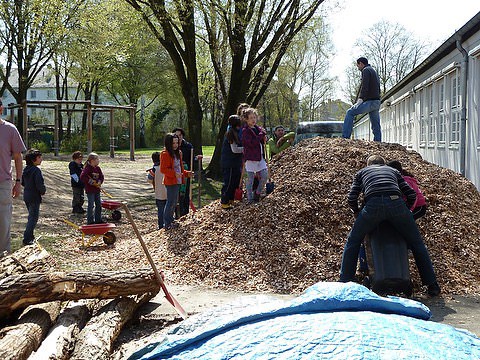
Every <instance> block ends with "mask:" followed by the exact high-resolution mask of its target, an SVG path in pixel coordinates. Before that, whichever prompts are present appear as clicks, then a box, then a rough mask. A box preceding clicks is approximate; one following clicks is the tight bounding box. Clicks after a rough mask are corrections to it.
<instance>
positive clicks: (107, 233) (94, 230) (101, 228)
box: [63, 219, 117, 248]
mask: <svg viewBox="0 0 480 360" xmlns="http://www.w3.org/2000/svg"><path fill="white" fill-rule="evenodd" d="M63 221H64V222H65V223H67V224H68V225H70V226H71V227H73V228H74V229H77V230H79V231H80V232H81V233H82V247H84V248H87V247H89V246H91V245H92V244H93V243H94V242H95V241H96V240H97V239H98V238H100V237H101V236H102V237H103V242H104V243H105V244H106V245H113V244H114V243H115V241H116V240H117V237H116V236H115V234H114V233H113V231H112V229H113V228H115V224H111V223H103V224H90V225H80V226H78V225H77V224H74V223H72V222H71V221H68V220H65V219H64V220H63ZM86 235H92V236H91V237H90V239H88V240H86V239H85V236H86Z"/></svg>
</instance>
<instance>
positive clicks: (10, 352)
mask: <svg viewBox="0 0 480 360" xmlns="http://www.w3.org/2000/svg"><path fill="white" fill-rule="evenodd" d="M60 309H61V302H60V301H54V302H50V303H46V304H42V305H37V306H35V307H30V308H29V309H27V311H25V312H24V313H23V314H22V315H21V316H20V318H19V319H18V321H17V323H16V324H15V325H13V326H8V327H5V328H3V329H1V330H0V358H1V359H2V360H10V359H11V360H23V359H27V358H28V356H29V355H30V354H31V353H32V351H34V350H35V349H37V348H38V345H39V344H40V343H41V341H42V339H43V338H44V337H45V335H46V334H47V332H48V329H50V327H51V326H52V323H53V322H54V321H55V319H56V318H57V316H58V314H59V312H60Z"/></svg>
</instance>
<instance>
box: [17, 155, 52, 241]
mask: <svg viewBox="0 0 480 360" xmlns="http://www.w3.org/2000/svg"><path fill="white" fill-rule="evenodd" d="M25 162H26V163H27V166H26V167H25V169H23V174H22V186H23V187H24V189H23V201H25V205H26V206H27V210H28V220H27V226H26V228H25V232H24V233H23V245H32V244H33V242H34V239H35V238H34V236H33V230H34V229H35V226H36V225H37V222H38V216H39V214H40V203H41V202H42V195H44V194H45V191H46V189H45V183H44V181H43V175H42V171H41V170H40V169H39V168H38V165H40V164H41V163H42V153H41V152H40V151H38V150H34V149H31V150H28V151H27V154H26V155H25Z"/></svg>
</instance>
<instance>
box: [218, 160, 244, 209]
mask: <svg viewBox="0 0 480 360" xmlns="http://www.w3.org/2000/svg"><path fill="white" fill-rule="evenodd" d="M222 172H223V186H222V195H221V203H222V204H228V203H229V202H230V201H231V200H234V199H235V189H236V188H238V185H239V184H240V176H241V174H242V172H241V169H240V168H239V167H238V166H236V167H228V168H224V169H223V170H222Z"/></svg>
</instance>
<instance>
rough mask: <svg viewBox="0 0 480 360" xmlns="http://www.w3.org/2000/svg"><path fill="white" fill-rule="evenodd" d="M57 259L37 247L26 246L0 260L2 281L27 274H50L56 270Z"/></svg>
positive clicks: (0, 277)
mask: <svg viewBox="0 0 480 360" xmlns="http://www.w3.org/2000/svg"><path fill="white" fill-rule="evenodd" d="M55 265H56V264H55V259H54V258H53V257H52V256H51V255H50V254H49V253H48V252H47V251H46V250H45V249H42V248H40V247H39V246H37V245H33V246H24V247H22V248H20V249H19V250H17V251H15V252H14V253H13V254H10V255H7V256H5V257H3V258H2V259H0V279H3V278H5V277H7V276H11V275H19V274H24V273H27V272H48V271H51V270H53V269H54V267H55Z"/></svg>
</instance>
